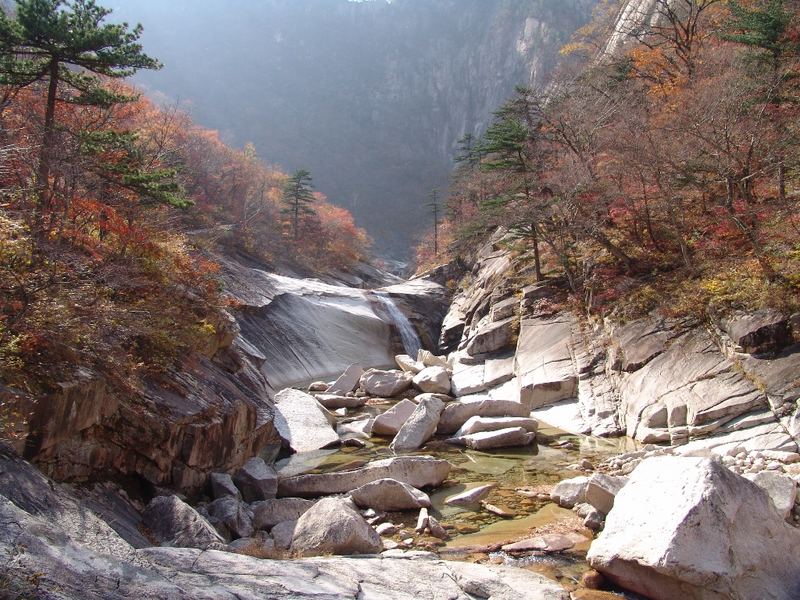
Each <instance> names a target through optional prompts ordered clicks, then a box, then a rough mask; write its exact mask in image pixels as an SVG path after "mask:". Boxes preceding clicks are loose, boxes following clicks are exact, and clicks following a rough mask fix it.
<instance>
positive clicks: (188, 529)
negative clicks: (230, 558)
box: [142, 496, 224, 548]
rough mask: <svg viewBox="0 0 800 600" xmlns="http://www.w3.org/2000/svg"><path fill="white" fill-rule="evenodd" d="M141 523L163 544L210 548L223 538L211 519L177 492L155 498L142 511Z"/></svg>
mask: <svg viewBox="0 0 800 600" xmlns="http://www.w3.org/2000/svg"><path fill="white" fill-rule="evenodd" d="M142 525H143V526H144V527H145V528H146V530H147V532H148V533H149V534H150V535H151V536H152V537H153V538H154V539H155V540H156V542H157V543H159V544H161V545H163V546H175V547H179V548H207V547H208V546H210V545H211V544H215V543H222V542H224V540H223V539H222V536H220V535H219V534H218V533H217V532H216V531H215V530H214V528H213V527H212V526H211V524H210V523H209V522H208V521H206V520H205V519H204V518H203V517H202V516H201V515H200V514H199V513H198V512H197V511H196V510H195V509H193V508H192V507H191V506H189V505H188V504H186V503H185V502H183V501H182V500H181V499H180V498H178V497H177V496H158V497H156V498H153V499H152V500H151V501H150V503H149V504H148V505H147V508H146V509H145V511H144V513H143V514H142Z"/></svg>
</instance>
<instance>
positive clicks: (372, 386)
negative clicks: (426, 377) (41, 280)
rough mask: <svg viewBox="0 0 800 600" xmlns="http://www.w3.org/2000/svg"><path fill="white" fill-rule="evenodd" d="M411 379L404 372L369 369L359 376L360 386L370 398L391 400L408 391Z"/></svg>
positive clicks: (409, 374) (410, 375)
mask: <svg viewBox="0 0 800 600" xmlns="http://www.w3.org/2000/svg"><path fill="white" fill-rule="evenodd" d="M413 379H414V376H413V375H412V374H411V373H408V372H406V371H382V370H380V369H369V370H368V371H367V372H366V373H364V374H363V375H362V376H361V380H360V385H361V389H362V390H364V391H365V392H366V393H367V394H368V395H370V396H374V397H377V398H393V397H394V396H399V395H400V394H402V393H403V392H406V391H408V389H409V388H410V387H411V381H412V380H413Z"/></svg>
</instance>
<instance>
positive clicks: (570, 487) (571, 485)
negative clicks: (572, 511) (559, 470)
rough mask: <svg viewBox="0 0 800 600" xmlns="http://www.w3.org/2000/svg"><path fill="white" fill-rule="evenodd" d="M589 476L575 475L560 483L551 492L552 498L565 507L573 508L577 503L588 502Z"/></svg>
mask: <svg viewBox="0 0 800 600" xmlns="http://www.w3.org/2000/svg"><path fill="white" fill-rule="evenodd" d="M588 485H589V478H588V477H583V476H580V477H573V478H572V479H565V480H564V481H562V482H560V483H558V484H557V485H556V486H555V487H554V488H553V490H552V491H551V492H550V499H551V500H552V501H553V502H555V503H556V504H558V505H559V506H563V507H564V508H572V507H573V506H575V505H576V504H581V503H583V502H586V488H587V486H588Z"/></svg>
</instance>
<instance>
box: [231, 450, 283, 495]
mask: <svg viewBox="0 0 800 600" xmlns="http://www.w3.org/2000/svg"><path fill="white" fill-rule="evenodd" d="M233 481H234V483H235V484H236V487H238V488H239V490H240V491H241V492H242V498H244V501H245V502H256V501H258V500H268V499H269V498H274V497H275V493H276V492H277V491H278V475H277V473H275V469H273V468H272V467H270V466H269V465H267V464H266V463H265V462H264V460H263V459H261V458H259V457H257V456H255V457H253V458H251V459H250V460H248V461H247V462H246V463H245V464H244V466H243V467H242V468H241V469H239V470H238V471H236V474H235V475H234V476H233Z"/></svg>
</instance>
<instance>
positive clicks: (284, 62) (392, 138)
mask: <svg viewBox="0 0 800 600" xmlns="http://www.w3.org/2000/svg"><path fill="white" fill-rule="evenodd" d="M594 4H595V0H513V1H512V0H394V1H393V2H391V3H387V2H384V1H382V0H375V1H368V2H349V1H346V0H292V1H291V2H287V1H286V0H269V1H263V2H250V1H249V0H234V1H232V2H226V3H205V4H202V5H198V3H196V2H194V0H176V1H174V2H169V3H165V2H161V1H160V0H117V2H116V3H115V5H116V8H115V15H116V16H118V17H119V18H124V19H127V20H129V21H132V22H136V21H141V22H142V23H143V24H144V26H145V35H144V38H143V41H144V45H145V47H146V48H147V50H148V52H151V53H152V54H153V55H154V56H157V57H158V58H159V59H161V60H162V61H163V62H164V63H165V65H166V67H165V69H164V70H163V71H159V72H152V73H141V74H140V75H139V76H137V77H138V81H139V83H141V84H144V85H145V86H147V87H148V88H150V90H151V91H152V92H153V93H155V94H156V95H157V94H164V95H166V96H167V97H168V98H171V99H175V100H179V101H185V102H187V103H188V104H189V107H190V110H191V112H192V114H193V116H194V117H195V118H196V119H197V120H198V121H199V122H201V123H202V124H204V125H207V126H211V127H214V128H218V129H219V130H220V131H221V132H222V133H223V135H224V136H225V137H226V138H227V139H229V140H230V141H232V142H234V143H236V144H243V143H245V142H248V141H252V142H254V143H255V145H256V147H257V149H258V151H259V154H260V156H262V157H263V158H264V159H265V160H266V161H268V162H277V163H280V164H281V165H282V166H284V167H285V168H286V169H289V170H294V169H297V168H301V167H303V168H307V169H309V170H310V171H311V173H312V175H313V176H314V180H315V184H316V185H317V187H318V189H319V190H320V191H322V192H324V193H325V194H327V195H328V196H329V197H330V198H331V200H332V201H334V202H335V203H337V204H340V205H342V206H344V207H346V208H348V209H350V210H351V211H352V212H353V213H354V214H355V216H356V220H357V221H358V223H359V224H360V225H362V226H365V227H367V229H368V231H369V233H370V234H371V235H372V236H373V237H374V238H375V240H376V244H377V247H378V248H379V250H381V251H383V252H389V253H391V254H394V255H402V254H404V253H407V252H408V247H409V242H410V241H411V240H412V238H413V236H414V235H415V234H416V233H417V232H419V231H421V230H422V229H424V228H425V227H427V225H428V224H429V222H430V218H429V215H428V211H427V209H426V207H425V205H426V203H427V202H428V200H427V198H428V194H429V193H430V191H431V189H432V188H434V187H439V188H445V187H446V186H447V182H448V178H449V173H450V170H451V168H452V158H453V155H454V154H455V151H456V143H457V141H458V140H459V139H461V138H462V137H463V135H464V134H465V133H468V132H472V133H478V132H480V131H482V129H483V128H484V127H485V126H486V124H487V122H488V121H489V119H490V118H491V113H492V111H493V110H496V109H497V108H498V107H499V106H500V104H501V103H502V102H503V101H504V100H505V99H506V98H507V97H508V96H509V95H510V94H511V93H512V92H513V90H514V87H515V86H516V85H519V84H524V85H527V84H534V85H542V84H544V83H546V81H547V78H548V75H549V73H550V71H551V69H552V68H553V66H554V65H555V63H556V61H557V59H558V49H559V48H560V47H561V46H562V45H563V44H564V43H565V42H566V41H568V40H569V38H570V36H571V34H572V33H573V32H574V31H575V30H576V29H577V28H578V27H580V26H581V25H582V24H584V23H585V22H586V20H587V19H588V18H589V16H590V14H591V9H592V6H593V5H594ZM210 6H212V7H216V8H210Z"/></svg>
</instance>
